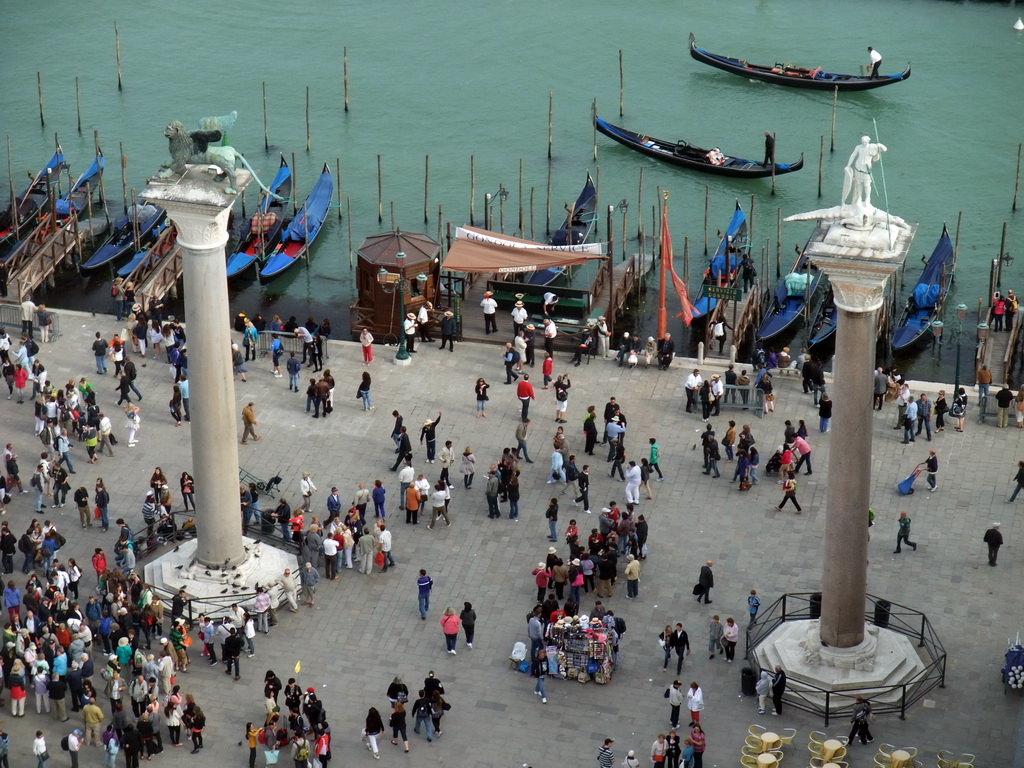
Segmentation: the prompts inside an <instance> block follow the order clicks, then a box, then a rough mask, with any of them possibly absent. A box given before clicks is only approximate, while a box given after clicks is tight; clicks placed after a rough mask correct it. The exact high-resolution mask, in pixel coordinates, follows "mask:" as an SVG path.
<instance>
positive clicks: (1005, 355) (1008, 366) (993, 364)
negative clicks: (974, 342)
mask: <svg viewBox="0 0 1024 768" xmlns="http://www.w3.org/2000/svg"><path fill="white" fill-rule="evenodd" d="M985 322H987V323H988V327H989V332H988V335H987V336H986V337H985V340H984V341H982V342H980V343H979V344H978V350H977V353H976V354H975V360H974V370H975V373H977V371H978V370H980V369H981V366H983V365H987V366H988V369H989V370H990V371H991V372H992V386H993V387H994V388H999V387H1000V386H1001V385H1002V384H1004V383H1006V384H1007V385H1009V386H1011V387H1012V384H1013V383H1014V382H1012V379H1013V362H1014V361H1013V351H1014V349H1016V346H1017V335H1018V334H1019V333H1020V312H1016V313H1014V315H1013V327H1011V328H1010V330H1009V332H1007V331H993V330H992V310H991V308H990V309H989V311H988V316H987V317H986V318H985ZM965 379H967V380H971V379H970V377H965ZM1017 386H1018V387H1019V386H1020V385H1019V383H1018V384H1017Z"/></svg>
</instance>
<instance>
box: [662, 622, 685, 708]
mask: <svg viewBox="0 0 1024 768" xmlns="http://www.w3.org/2000/svg"><path fill="white" fill-rule="evenodd" d="M665 629H666V630H667V629H668V627H665ZM668 634H669V635H671V633H668ZM666 666H667V665H666ZM665 698H666V699H668V705H669V715H668V721H669V722H670V723H671V724H672V727H673V728H678V727H679V711H680V710H681V709H682V706H683V702H684V701H685V700H686V699H685V698H684V696H683V684H682V683H681V682H680V681H679V680H674V681H673V682H672V685H670V686H669V687H668V688H666V689H665Z"/></svg>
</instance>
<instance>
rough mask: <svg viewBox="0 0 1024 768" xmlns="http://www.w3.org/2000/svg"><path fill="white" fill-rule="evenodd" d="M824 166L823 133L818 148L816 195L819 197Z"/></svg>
mask: <svg viewBox="0 0 1024 768" xmlns="http://www.w3.org/2000/svg"><path fill="white" fill-rule="evenodd" d="M824 167H825V134H824V133H823V134H821V149H819V150H818V197H821V173H822V170H823V169H824Z"/></svg>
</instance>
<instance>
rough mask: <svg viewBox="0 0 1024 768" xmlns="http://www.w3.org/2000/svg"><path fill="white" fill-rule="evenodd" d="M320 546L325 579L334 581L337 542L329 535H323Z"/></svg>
mask: <svg viewBox="0 0 1024 768" xmlns="http://www.w3.org/2000/svg"><path fill="white" fill-rule="evenodd" d="M322 546H323V548H324V563H325V567H324V573H325V574H326V578H327V579H329V580H330V581H334V580H336V579H337V578H338V542H337V541H335V540H334V538H332V537H331V536H325V537H324V540H323V542H322Z"/></svg>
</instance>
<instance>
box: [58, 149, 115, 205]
mask: <svg viewBox="0 0 1024 768" xmlns="http://www.w3.org/2000/svg"><path fill="white" fill-rule="evenodd" d="M103 167H104V161H103V153H102V152H98V153H97V155H96V157H95V158H94V159H93V161H92V164H91V165H90V166H89V167H88V169H86V171H85V173H83V174H82V175H81V176H79V177H78V180H77V181H75V183H74V184H72V185H71V189H69V190H68V191H67V193H66V194H64V195H62V196H61V197H60V198H59V199H58V200H57V208H56V210H57V219H58V220H61V219H66V218H68V217H69V216H70V215H71V212H72V211H75V212H76V213H78V214H79V218H81V216H80V215H81V213H82V211H84V210H86V208H88V206H89V198H91V197H92V193H93V192H94V191H95V190H97V189H98V188H99V181H100V177H101V176H102V175H103Z"/></svg>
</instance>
